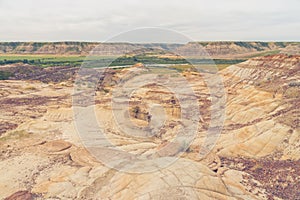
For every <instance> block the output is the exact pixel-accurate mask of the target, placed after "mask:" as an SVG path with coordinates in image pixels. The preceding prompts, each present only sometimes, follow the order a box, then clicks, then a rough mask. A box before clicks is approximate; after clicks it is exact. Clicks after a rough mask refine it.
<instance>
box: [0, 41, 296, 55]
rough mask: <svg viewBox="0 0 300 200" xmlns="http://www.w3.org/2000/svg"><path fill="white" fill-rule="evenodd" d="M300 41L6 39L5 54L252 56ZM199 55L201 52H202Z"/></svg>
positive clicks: (0, 47)
mask: <svg viewBox="0 0 300 200" xmlns="http://www.w3.org/2000/svg"><path fill="white" fill-rule="evenodd" d="M298 46H299V44H298V43H296V42H237V41H236V42H235V41H228V42H190V43H187V44H163V43H162V44H159V43H149V44H131V43H96V42H94V43H88V42H53V43H51V42H40V43H39V42H2V43H0V53H1V54H59V55H88V54H89V53H91V52H93V53H94V54H99V55H123V54H124V53H125V52H126V53H129V52H132V53H133V52H135V53H137V52H139V54H140V53H143V51H144V50H145V49H156V50H163V51H170V52H177V53H179V54H180V55H191V54H192V55H193V53H195V52H196V53H197V52H202V50H204V52H203V53H204V54H203V55H205V56H207V53H208V54H209V55H210V56H212V57H218V56H219V57H229V56H231V57H232V56H238V55H240V56H242V55H243V56H247V55H248V56H251V55H256V54H259V53H261V52H268V51H275V50H278V51H280V50H282V52H286V53H294V54H295V53H297V52H298V51H297V50H296V49H298ZM198 56H199V54H198Z"/></svg>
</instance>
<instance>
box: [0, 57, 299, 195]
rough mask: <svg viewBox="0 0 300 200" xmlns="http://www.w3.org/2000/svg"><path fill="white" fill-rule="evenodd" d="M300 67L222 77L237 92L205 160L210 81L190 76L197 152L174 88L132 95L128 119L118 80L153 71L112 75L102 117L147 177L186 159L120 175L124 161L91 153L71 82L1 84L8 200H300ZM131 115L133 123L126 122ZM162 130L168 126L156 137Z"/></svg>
mask: <svg viewBox="0 0 300 200" xmlns="http://www.w3.org/2000/svg"><path fill="white" fill-rule="evenodd" d="M299 61H300V58H299V56H288V55H283V54H282V55H274V56H266V57H260V58H253V59H251V60H248V61H246V62H244V63H240V64H238V65H233V66H230V67H228V68H226V69H225V70H223V71H221V72H220V75H221V76H222V77H223V79H224V85H225V90H226V91H227V101H226V106H225V108H226V109H225V111H226V120H225V122H224V127H223V130H222V133H221V135H220V137H219V138H216V139H217V143H216V146H214V148H213V149H212V150H211V151H210V152H208V153H207V155H206V156H205V157H200V156H199V153H201V152H199V151H200V150H201V144H203V143H204V141H205V138H206V137H207V135H206V134H207V133H206V131H207V128H208V126H209V123H210V120H211V114H210V109H211V108H210V107H211V105H212V102H211V95H210V93H209V91H208V89H207V87H206V84H205V81H204V80H203V78H202V76H201V74H199V73H197V72H191V71H186V72H183V73H182V75H184V77H185V78H186V80H187V82H188V83H189V84H190V85H189V86H190V87H191V88H192V89H193V91H194V93H195V96H196V97H197V99H198V103H199V108H200V109H201V118H199V127H198V128H197V132H196V133H197V134H196V136H195V138H194V139H193V141H192V144H191V145H190V146H188V144H186V143H180V142H179V141H176V140H173V138H174V137H176V133H178V131H179V130H181V128H185V127H190V126H191V125H192V124H186V125H185V124H184V123H183V122H181V121H180V118H181V114H182V109H184V108H183V107H182V105H181V104H180V101H179V99H178V97H176V95H174V94H173V93H172V91H171V90H169V89H168V88H165V87H162V86H160V85H159V84H154V83H151V84H146V85H144V86H143V87H140V88H138V89H137V90H134V92H133V93H130V94H126V95H125V97H126V98H128V99H129V100H130V103H129V104H127V105H126V109H124V110H125V111H124V112H121V111H119V110H120V109H122V108H123V107H113V105H112V101H111V99H112V97H113V95H116V96H114V97H117V98H115V99H114V102H119V103H120V104H122V103H124V102H125V101H124V98H125V97H124V95H123V96H122V94H123V93H122V92H120V93H118V91H115V89H116V87H117V85H118V83H119V82H118V81H119V80H120V79H122V78H124V79H125V78H130V77H132V75H136V74H138V73H141V74H147V73H149V71H148V70H149V69H147V68H146V67H145V66H143V65H141V64H138V65H136V66H134V67H131V68H127V69H118V70H112V69H110V70H108V71H107V72H106V74H105V76H104V78H103V79H101V84H102V85H101V84H100V86H99V88H98V90H96V91H95V94H94V95H95V104H96V105H95V106H94V107H93V113H94V114H95V117H96V118H97V119H98V120H99V121H101V123H99V126H100V127H101V128H102V130H103V132H104V133H105V137H106V138H107V139H108V140H109V142H110V143H111V145H112V146H114V147H116V148H117V149H118V150H122V151H125V152H128V153H131V154H134V155H141V156H142V158H145V160H144V162H137V163H133V165H132V166H131V165H129V166H130V167H133V169H143V168H145V166H148V165H149V163H152V161H153V160H155V161H157V162H154V163H155V165H154V166H156V165H160V164H162V163H165V162H168V159H169V158H170V157H172V156H174V155H177V154H178V155H180V156H178V157H177V158H176V161H174V162H173V163H172V164H170V165H168V166H166V167H161V168H156V170H153V171H148V172H147V173H133V172H131V173H127V172H126V171H122V170H119V168H118V167H119V166H121V169H124V168H122V166H123V167H124V165H125V166H126V163H122V162H120V163H118V162H119V161H120V160H121V159H116V162H117V164H120V165H116V167H115V168H110V167H109V165H107V163H105V162H104V161H103V160H98V159H97V153H98V155H101V156H103V157H107V158H109V159H113V158H114V157H115V156H116V157H117V158H118V156H119V155H118V154H113V153H112V152H111V151H107V149H103V148H102V149H101V148H98V149H97V148H94V149H88V150H87V149H86V148H85V147H84V146H83V143H82V142H83V140H82V138H80V136H79V135H78V130H77V129H76V123H75V122H74V119H75V117H76V116H74V113H73V109H72V107H71V106H72V101H71V100H72V99H71V95H70V94H72V91H73V88H72V87H70V86H71V84H72V81H71V80H69V79H68V80H64V82H63V83H60V82H59V81H58V83H56V82H55V81H53V82H51V83H48V82H45V83H43V82H41V81H39V80H36V81H32V80H30V81H29V80H6V81H1V82H0V88H1V90H0V96H1V101H0V111H1V112H0V113H1V114H0V123H1V124H3V125H1V126H0V127H4V128H3V129H5V130H4V131H2V135H1V136H0V152H1V154H0V174H1V176H0V198H1V199H5V198H7V199H18V198H22V199H26V198H29V199H30V198H35V199H176V198H177V199H224V200H225V199H297V198H298V196H299V192H298V191H299V187H300V185H299V159H300V154H299V152H300V136H299V135H300V134H299V109H298V108H299V96H298V94H299V87H298V80H299ZM159 70H161V69H159ZM51 72H52V71H49V73H51ZM156 72H157V71H156ZM161 72H162V71H161ZM45 74H47V73H45ZM202 75H203V74H202ZM49 76H50V75H49ZM164 76H165V74H164V73H162V77H164ZM172 76H174V77H175V78H176V77H177V76H175V75H174V74H172ZM125 80H127V79H125ZM162 80H165V79H156V83H161V81H162ZM187 82H183V81H182V79H176V81H174V83H173V85H172V86H174V88H177V89H178V88H181V86H182V85H183V84H184V83H185V84H186V83H187ZM119 86H120V85H119ZM121 86H123V85H121ZM124 86H128V87H127V88H130V86H132V85H130V84H129V85H124ZM101 88H102V89H103V88H104V89H107V90H105V91H103V90H101ZM114 92H115V93H114ZM182 92H185V90H182ZM186 98H187V99H189V98H190V96H186ZM151 104H154V105H156V107H155V106H154V107H151ZM157 104H159V105H160V106H157ZM118 105H119V104H118ZM88 106H90V105H88ZM161 110H163V111H164V112H161ZM126 111H127V112H128V115H118V114H120V113H121V114H124V113H125V114H126ZM191 113H193V110H190V112H189V113H187V117H188V118H189V117H191V116H190V115H189V114H191ZM163 114H164V115H163ZM118 116H126V117H124V119H126V120H127V121H124V122H128V124H130V126H128V124H127V123H125V124H122V122H123V121H117V120H118V119H119V118H118ZM155 120H156V121H155ZM160 121H163V123H162V124H159V122H160ZM129 122H130V123H129ZM151 123H152V124H151ZM153 124H158V125H161V126H160V127H155V126H154V128H153V129H152V130H150V131H149V129H150V128H152V127H151V125H153ZM189 125H190V126H189ZM133 127H134V128H135V129H134V128H133ZM92 128H93V127H92ZM126 128H127V129H126ZM155 128H156V129H155ZM127 130H130V131H127ZM144 130H146V131H149V132H148V133H150V135H146V136H147V137H140V135H137V134H135V133H136V132H134V131H137V133H139V132H140V131H144ZM153 133H155V134H153ZM86 134H88V132H86ZM81 136H82V135H81ZM141 136H145V135H141ZM92 142H97V140H93V141H92ZM91 144H96V143H91ZM186 147H187V148H186ZM162 149H165V150H164V151H161V150H162ZM166 156H167V157H166ZM130 158H133V157H130ZM130 161H132V160H130ZM129 163H130V162H129ZM113 164H114V163H113ZM127 164H128V163H127ZM127 167H128V165H127ZM134 167H136V168H134ZM156 167H157V166H156Z"/></svg>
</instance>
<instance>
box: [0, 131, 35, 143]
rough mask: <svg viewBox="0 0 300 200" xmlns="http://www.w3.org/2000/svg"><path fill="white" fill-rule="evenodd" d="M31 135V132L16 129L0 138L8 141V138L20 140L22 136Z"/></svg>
mask: <svg viewBox="0 0 300 200" xmlns="http://www.w3.org/2000/svg"><path fill="white" fill-rule="evenodd" d="M29 136H30V133H28V132H26V131H24V130H22V131H14V132H10V133H8V134H7V135H4V136H3V137H1V138H0V141H7V140H18V139H22V138H27V137H29Z"/></svg>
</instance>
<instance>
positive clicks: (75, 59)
mask: <svg viewBox="0 0 300 200" xmlns="http://www.w3.org/2000/svg"><path fill="white" fill-rule="evenodd" d="M243 61H245V60H243V59H215V60H211V59H195V58H192V59H188V60H185V59H183V58H169V57H159V56H155V55H152V54H150V55H147V54H141V55H134V56H122V57H116V56H92V57H91V56H89V57H85V56H80V55H77V56H76V55H69V56H66V55H64V56H59V55H0V65H4V64H14V63H23V64H30V65H34V66H40V67H51V66H70V67H79V66H81V64H82V63H83V62H86V63H87V64H86V66H87V67H105V66H107V65H109V66H126V65H134V64H136V63H143V64H175V65H183V64H189V62H191V63H193V64H197V65H206V66H213V65H216V66H217V67H218V68H219V69H224V68H226V67H227V66H229V65H233V64H237V63H240V62H243ZM182 67H183V66H180V68H182ZM178 70H182V69H178ZM9 76H10V74H5V73H3V72H2V74H1V73H0V78H2V79H7V78H8V77H9Z"/></svg>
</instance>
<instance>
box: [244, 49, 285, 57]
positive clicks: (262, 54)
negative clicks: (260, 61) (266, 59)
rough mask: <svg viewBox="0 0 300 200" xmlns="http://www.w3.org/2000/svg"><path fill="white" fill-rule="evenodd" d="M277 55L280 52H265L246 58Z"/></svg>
mask: <svg viewBox="0 0 300 200" xmlns="http://www.w3.org/2000/svg"><path fill="white" fill-rule="evenodd" d="M278 53H280V50H274V51H265V52H262V53H258V54H254V55H251V56H248V57H246V58H254V57H261V56H271V55H275V54H278Z"/></svg>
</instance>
